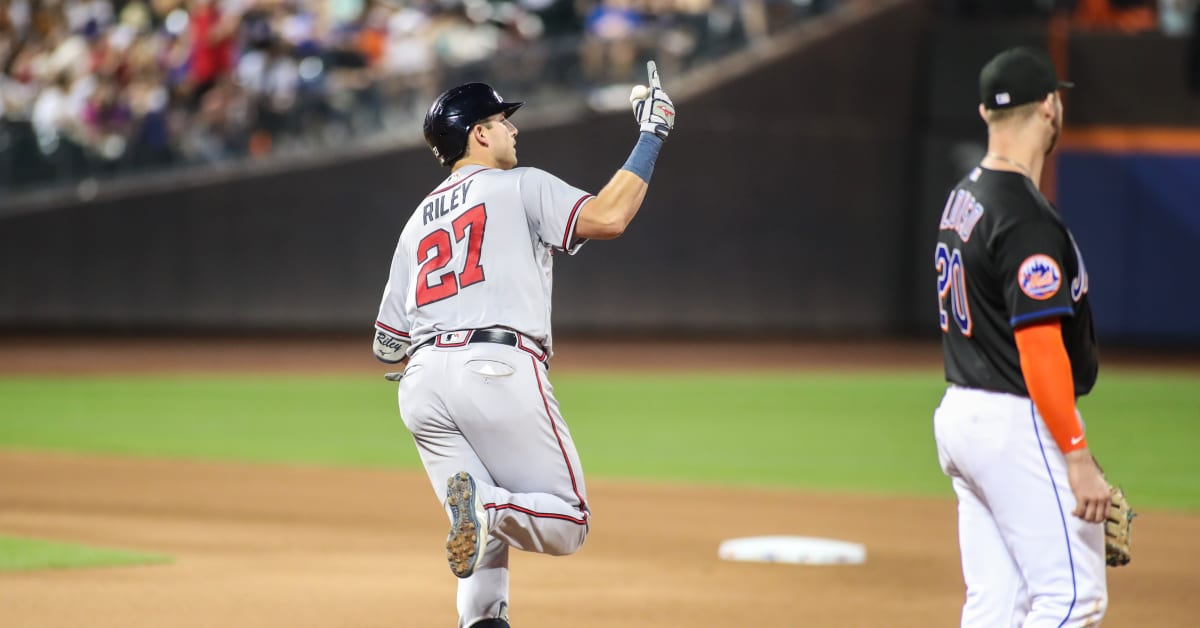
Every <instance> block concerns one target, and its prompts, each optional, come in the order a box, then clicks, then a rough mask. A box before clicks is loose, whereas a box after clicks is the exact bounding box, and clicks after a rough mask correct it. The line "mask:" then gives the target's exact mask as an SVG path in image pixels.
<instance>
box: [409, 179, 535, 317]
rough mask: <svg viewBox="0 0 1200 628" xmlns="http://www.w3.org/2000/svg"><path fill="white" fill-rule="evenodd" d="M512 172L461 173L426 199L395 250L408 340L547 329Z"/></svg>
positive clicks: (526, 224) (532, 249) (531, 247)
mask: <svg viewBox="0 0 1200 628" xmlns="http://www.w3.org/2000/svg"><path fill="white" fill-rule="evenodd" d="M519 176H520V172H519V171H516V170H509V171H504V170H497V169H491V168H482V167H473V166H468V167H464V168H462V169H460V170H458V171H456V172H455V173H454V174H452V175H451V176H450V177H448V178H447V179H446V180H445V181H443V183H442V184H441V185H439V186H438V187H437V188H436V189H434V191H433V192H431V193H430V194H429V195H428V196H426V197H425V198H424V199H423V200H422V201H421V204H420V205H419V206H418V207H417V209H416V211H415V212H413V215H412V216H411V217H410V218H409V221H408V223H407V225H405V227H404V231H403V233H402V234H401V236H400V246H401V248H402V249H403V250H404V252H405V254H406V256H407V261H408V262H409V267H408V274H409V280H410V283H409V285H410V286H412V289H411V290H410V291H409V293H408V295H407V297H408V298H407V302H406V310H407V311H408V314H409V317H410V322H411V325H412V327H411V330H412V334H413V338H414V340H416V339H417V338H419V337H424V336H427V335H430V334H432V333H436V332H442V331H454V330H460V329H482V328H487V327H496V326H504V327H511V328H513V329H516V330H519V331H522V332H523V333H526V334H529V335H531V336H535V337H536V336H537V335H538V332H539V331H540V330H541V329H543V328H545V327H547V326H548V320H547V319H548V317H549V299H548V296H549V295H548V294H546V291H547V290H546V286H545V285H544V281H543V279H546V280H548V277H545V278H543V276H542V275H543V273H542V271H541V263H540V262H541V260H538V259H537V258H536V256H537V252H536V250H535V249H536V247H535V244H534V242H533V240H532V238H531V234H530V229H529V221H528V220H527V219H526V213H525V209H524V206H523V203H522V201H521V194H520V188H519V182H518V177H519Z"/></svg>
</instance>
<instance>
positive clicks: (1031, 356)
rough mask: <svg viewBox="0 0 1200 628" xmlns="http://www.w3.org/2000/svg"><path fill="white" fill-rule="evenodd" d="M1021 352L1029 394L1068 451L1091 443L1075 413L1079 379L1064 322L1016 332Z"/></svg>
mask: <svg viewBox="0 0 1200 628" xmlns="http://www.w3.org/2000/svg"><path fill="white" fill-rule="evenodd" d="M1013 335H1014V336H1015V337H1016V340H1017V351H1018V352H1019V353H1020V354H1021V372H1022V373H1023V374H1024V376H1025V387H1026V388H1027V389H1028V390H1029V398H1030V399H1032V400H1033V403H1034V405H1035V406H1037V410H1038V413H1040V414H1041V415H1042V420H1044V421H1045V422H1046V427H1047V428H1049V429H1050V435H1051V436H1053V437H1054V441H1055V442H1056V443H1058V448H1059V449H1061V450H1062V452H1063V453H1064V454H1065V453H1067V452H1071V451H1075V450H1076V449H1083V448H1084V447H1087V441H1086V440H1085V439H1084V436H1083V425H1082V424H1081V423H1080V421H1079V417H1078V415H1076V414H1075V383H1074V379H1073V377H1072V376H1071V359H1070V358H1069V357H1067V348H1066V346H1065V345H1063V340H1062V323H1060V322H1059V320H1058V319H1057V318H1056V319H1053V320H1050V321H1044V322H1039V323H1034V324H1032V325H1028V326H1025V327H1021V328H1020V329H1017V330H1016V331H1015V332H1013Z"/></svg>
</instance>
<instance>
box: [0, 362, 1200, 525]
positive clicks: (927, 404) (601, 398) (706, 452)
mask: <svg viewBox="0 0 1200 628" xmlns="http://www.w3.org/2000/svg"><path fill="white" fill-rule="evenodd" d="M1197 380H1198V378H1197V376H1196V375H1195V374H1194V373H1167V372H1149V371H1128V370H1126V371H1122V370H1117V369H1108V370H1105V372H1104V374H1103V375H1102V377H1101V380H1100V383H1099V384H1098V385H1097V389H1096V391H1095V392H1094V393H1093V394H1092V395H1091V396H1089V397H1086V398H1085V399H1083V400H1082V401H1081V403H1080V406H1081V409H1082V412H1083V414H1084V418H1085V420H1086V421H1087V424H1088V433H1089V440H1090V441H1091V443H1092V447H1093V451H1094V452H1095V453H1096V455H1097V456H1098V457H1099V458H1100V460H1101V461H1102V463H1103V464H1104V466H1105V469H1106V471H1107V472H1108V474H1109V476H1110V477H1111V478H1113V479H1114V480H1116V481H1118V482H1119V483H1120V484H1122V485H1123V486H1124V487H1125V488H1126V489H1127V491H1128V492H1129V493H1130V494H1131V495H1133V496H1135V497H1136V500H1137V503H1138V504H1139V506H1142V507H1160V508H1176V509H1189V510H1200V456H1196V455H1194V448H1195V443H1197V442H1200V382H1198V381H1197ZM554 383H555V388H556V392H557V394H558V397H559V400H560V401H561V403H562V407H563V409H564V412H565V413H566V416H567V420H568V423H569V424H570V425H571V429H572V431H573V433H574V435H575V439H576V442H577V443H578V445H579V449H580V453H581V455H582V458H583V463H584V469H585V470H586V472H587V473H588V474H589V475H590V476H592V477H627V478H644V479H651V480H672V481H685V482H693V483H720V484H734V485H763V486H781V487H803V488H810V489H821V490H852V491H865V492H876V493H880V492H884V493H898V494H917V495H942V496H946V497H950V496H951V491H950V488H949V482H948V480H946V479H945V478H944V477H943V476H942V475H941V472H940V471H939V469H938V466H937V456H936V454H935V450H934V444H933V435H932V426H931V423H932V418H931V417H932V411H933V408H934V407H935V406H936V405H937V403H938V400H939V398H940V395H941V392H942V390H943V384H942V382H941V376H940V372H939V371H933V370H929V371H923V370H918V371H909V372H896V371H866V372H856V373H837V374H814V373H811V372H797V373H773V374H771V373H755V374H741V375H734V374H729V375H722V374H659V373H630V374H583V373H555V374H554ZM0 448H7V449H47V450H68V451H77V452H90V453H102V454H123V455H139V456H159V457H186V458H202V459H227V460H243V461H256V462H288V463H304V464H324V465H353V466H371V467H381V466H382V467H407V468H417V467H418V464H419V463H418V461H417V457H416V454H415V450H414V448H413V445H412V441H411V439H410V438H409V436H408V434H407V432H406V431H405V429H404V426H403V424H402V423H401V422H400V420H399V417H398V415H397V411H396V405H395V385H394V384H389V383H387V382H384V381H382V380H381V379H376V378H374V377H346V376H339V377H295V376H289V377H258V376H239V377H228V376H203V377H202V376H195V377H182V376H170V377H166V376H164V377H141V378H108V377H96V378H86V377H84V378H78V377H77V378H71V379H52V378H29V377H22V378H0Z"/></svg>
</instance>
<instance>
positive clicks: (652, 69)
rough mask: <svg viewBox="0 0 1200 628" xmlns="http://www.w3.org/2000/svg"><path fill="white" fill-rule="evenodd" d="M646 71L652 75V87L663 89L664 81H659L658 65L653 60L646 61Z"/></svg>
mask: <svg viewBox="0 0 1200 628" xmlns="http://www.w3.org/2000/svg"><path fill="white" fill-rule="evenodd" d="M646 73H647V74H649V75H650V88H651V89H654V88H658V89H662V83H660V82H659V81H658V66H657V65H654V62H653V61H647V62H646Z"/></svg>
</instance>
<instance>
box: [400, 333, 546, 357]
mask: <svg viewBox="0 0 1200 628" xmlns="http://www.w3.org/2000/svg"><path fill="white" fill-rule="evenodd" d="M479 342H487V343H492V344H498V345H507V346H509V347H516V348H518V349H521V350H522V351H525V352H526V353H528V354H530V355H532V356H533V357H535V358H537V359H538V360H540V361H542V362H545V361H546V358H547V357H548V356H547V355H546V351H545V349H542V347H541V345H539V344H537V343H536V342H534V341H532V340H528V339H526V338H525V337H524V336H522V335H521V334H518V333H517V332H513V331H508V330H504V329H469V330H465V331H451V332H444V333H441V334H438V335H436V336H434V337H433V338H430V339H428V340H426V341H424V342H422V343H421V344H419V345H417V346H416V347H415V348H413V350H412V352H413V353H414V354H415V353H416V352H418V351H420V350H421V349H424V348H425V347H428V346H430V345H436V346H438V347H462V346H464V345H468V344H475V343H479Z"/></svg>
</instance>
